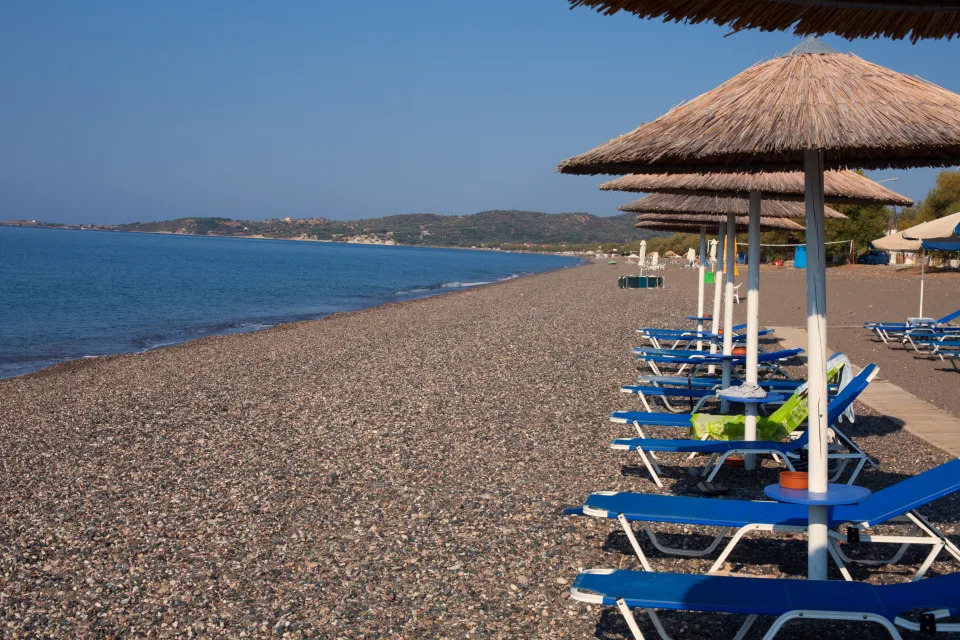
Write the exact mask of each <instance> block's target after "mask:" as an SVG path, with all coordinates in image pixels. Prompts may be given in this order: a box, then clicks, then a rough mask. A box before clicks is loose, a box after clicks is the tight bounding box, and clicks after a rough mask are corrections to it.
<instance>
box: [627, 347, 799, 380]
mask: <svg viewBox="0 0 960 640" xmlns="http://www.w3.org/2000/svg"><path fill="white" fill-rule="evenodd" d="M649 351H650V350H649V349H645V348H644V347H634V349H633V352H634V356H635V357H636V359H637V360H639V361H640V362H644V363H646V364H647V365H648V366H649V367H650V369H651V370H652V371H653V373H654V375H658V376H660V375H663V372H662V371H661V370H660V367H659V365H661V364H670V365H674V366H678V367H679V368H680V369H679V370H680V371H683V370H684V369H685V368H686V367H687V366H692V367H693V371H697V370H698V369H699V368H700V367H702V366H706V365H720V364H723V362H724V361H730V362H732V363H733V364H734V365H742V364H744V363H745V362H746V359H747V356H745V355H723V354H722V353H709V352H707V351H681V352H679V353H674V354H669V353H649V354H648V353H647V352H649ZM801 353H803V349H799V348H798V349H782V350H780V351H768V352H765V353H760V354H758V355H757V364H759V365H760V366H765V367H767V368H769V369H770V370H771V373H781V374H783V375H784V376H785V377H789V376H787V374H786V372H785V371H783V369H782V368H781V367H780V364H779V363H780V362H781V361H783V360H788V359H790V358H793V357H795V356H798V355H800V354H801Z"/></svg>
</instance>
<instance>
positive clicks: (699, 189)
mask: <svg viewBox="0 0 960 640" xmlns="http://www.w3.org/2000/svg"><path fill="white" fill-rule="evenodd" d="M823 187H824V198H825V199H826V200H827V202H830V203H832V204H867V205H870V204H887V205H895V206H898V207H910V206H913V200H911V199H910V198H908V197H906V196H902V195H900V194H899V193H896V192H894V191H891V190H890V189H887V188H886V187H884V186H883V185H880V184H877V183H876V182H874V181H873V180H871V179H870V178H867V177H865V176H862V175H860V174H859V173H857V172H855V171H826V172H824V174H823ZM600 190H601V191H635V192H638V193H668V194H672V195H681V196H697V195H713V196H719V197H730V198H746V197H748V196H749V194H750V192H751V191H760V192H761V193H762V194H763V199H764V200H765V201H767V200H798V201H801V202H802V201H803V172H801V171H771V172H764V173H743V172H741V173H650V174H638V175H629V176H624V177H622V178H617V179H616V180H611V181H610V182H604V183H603V184H601V185H600Z"/></svg>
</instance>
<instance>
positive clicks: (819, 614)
mask: <svg viewBox="0 0 960 640" xmlns="http://www.w3.org/2000/svg"><path fill="white" fill-rule="evenodd" d="M795 618H807V619H809V620H849V621H851V622H876V623H877V624H879V625H882V626H883V627H884V628H885V629H886V630H887V631H888V632H889V633H890V637H891V638H893V640H903V637H902V636H901V635H900V632H899V631H897V628H896V627H894V626H893V623H891V622H890V621H889V620H887V619H886V618H884V617H883V616H879V615H877V614H875V613H852V612H846V611H803V610H798V611H788V612H787V613H785V614H783V615H782V616H780V617H779V618H777V619H776V620H774V621H773V625H772V626H771V627H770V629H768V630H767V632H766V633H765V634H764V636H763V640H772V638H773V637H774V636H776V635H777V634H778V633H779V632H780V629H781V627H783V625H785V624H786V623H788V622H790V621H791V620H793V619H795Z"/></svg>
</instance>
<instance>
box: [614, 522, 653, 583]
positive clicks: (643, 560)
mask: <svg viewBox="0 0 960 640" xmlns="http://www.w3.org/2000/svg"><path fill="white" fill-rule="evenodd" d="M617 520H619V521H620V526H621V527H622V528H623V532H624V533H625V534H627V540H629V541H630V546H631V547H633V552H634V553H635V554H636V556H637V560H639V561H640V565H641V566H642V567H643V570H644V571H653V569H651V568H650V563H649V562H648V561H647V556H646V555H644V553H643V549H641V548H640V543H639V542H637V537H636V536H635V535H634V534H633V527H631V526H630V522H629V521H628V520H627V519H626V518H625V517H624V515H623V514H622V513H621V514H619V515H618V516H617Z"/></svg>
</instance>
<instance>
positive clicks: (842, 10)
mask: <svg viewBox="0 0 960 640" xmlns="http://www.w3.org/2000/svg"><path fill="white" fill-rule="evenodd" d="M568 2H569V3H570V6H571V8H573V7H578V6H581V5H583V6H586V7H591V8H594V9H596V10H597V11H602V12H603V13H605V14H607V15H612V14H614V13H617V12H618V11H629V12H630V13H633V14H636V15H637V16H640V17H641V18H662V19H663V20H665V21H667V22H681V21H682V22H690V23H693V24H696V23H699V22H714V23H716V24H718V25H725V26H728V27H730V28H731V29H733V30H734V31H740V30H741V29H760V30H761V31H787V30H791V29H792V31H793V32H794V33H795V34H797V35H808V36H820V35H823V34H825V33H834V34H836V35H838V36H841V37H843V38H847V39H850V40H852V39H853V38H879V37H884V38H893V39H895V40H900V39H903V38H909V39H910V40H911V41H912V42H916V41H917V40H920V39H923V38H932V39H940V38H947V39H951V38H953V37H954V36H958V35H960V0H568Z"/></svg>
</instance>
